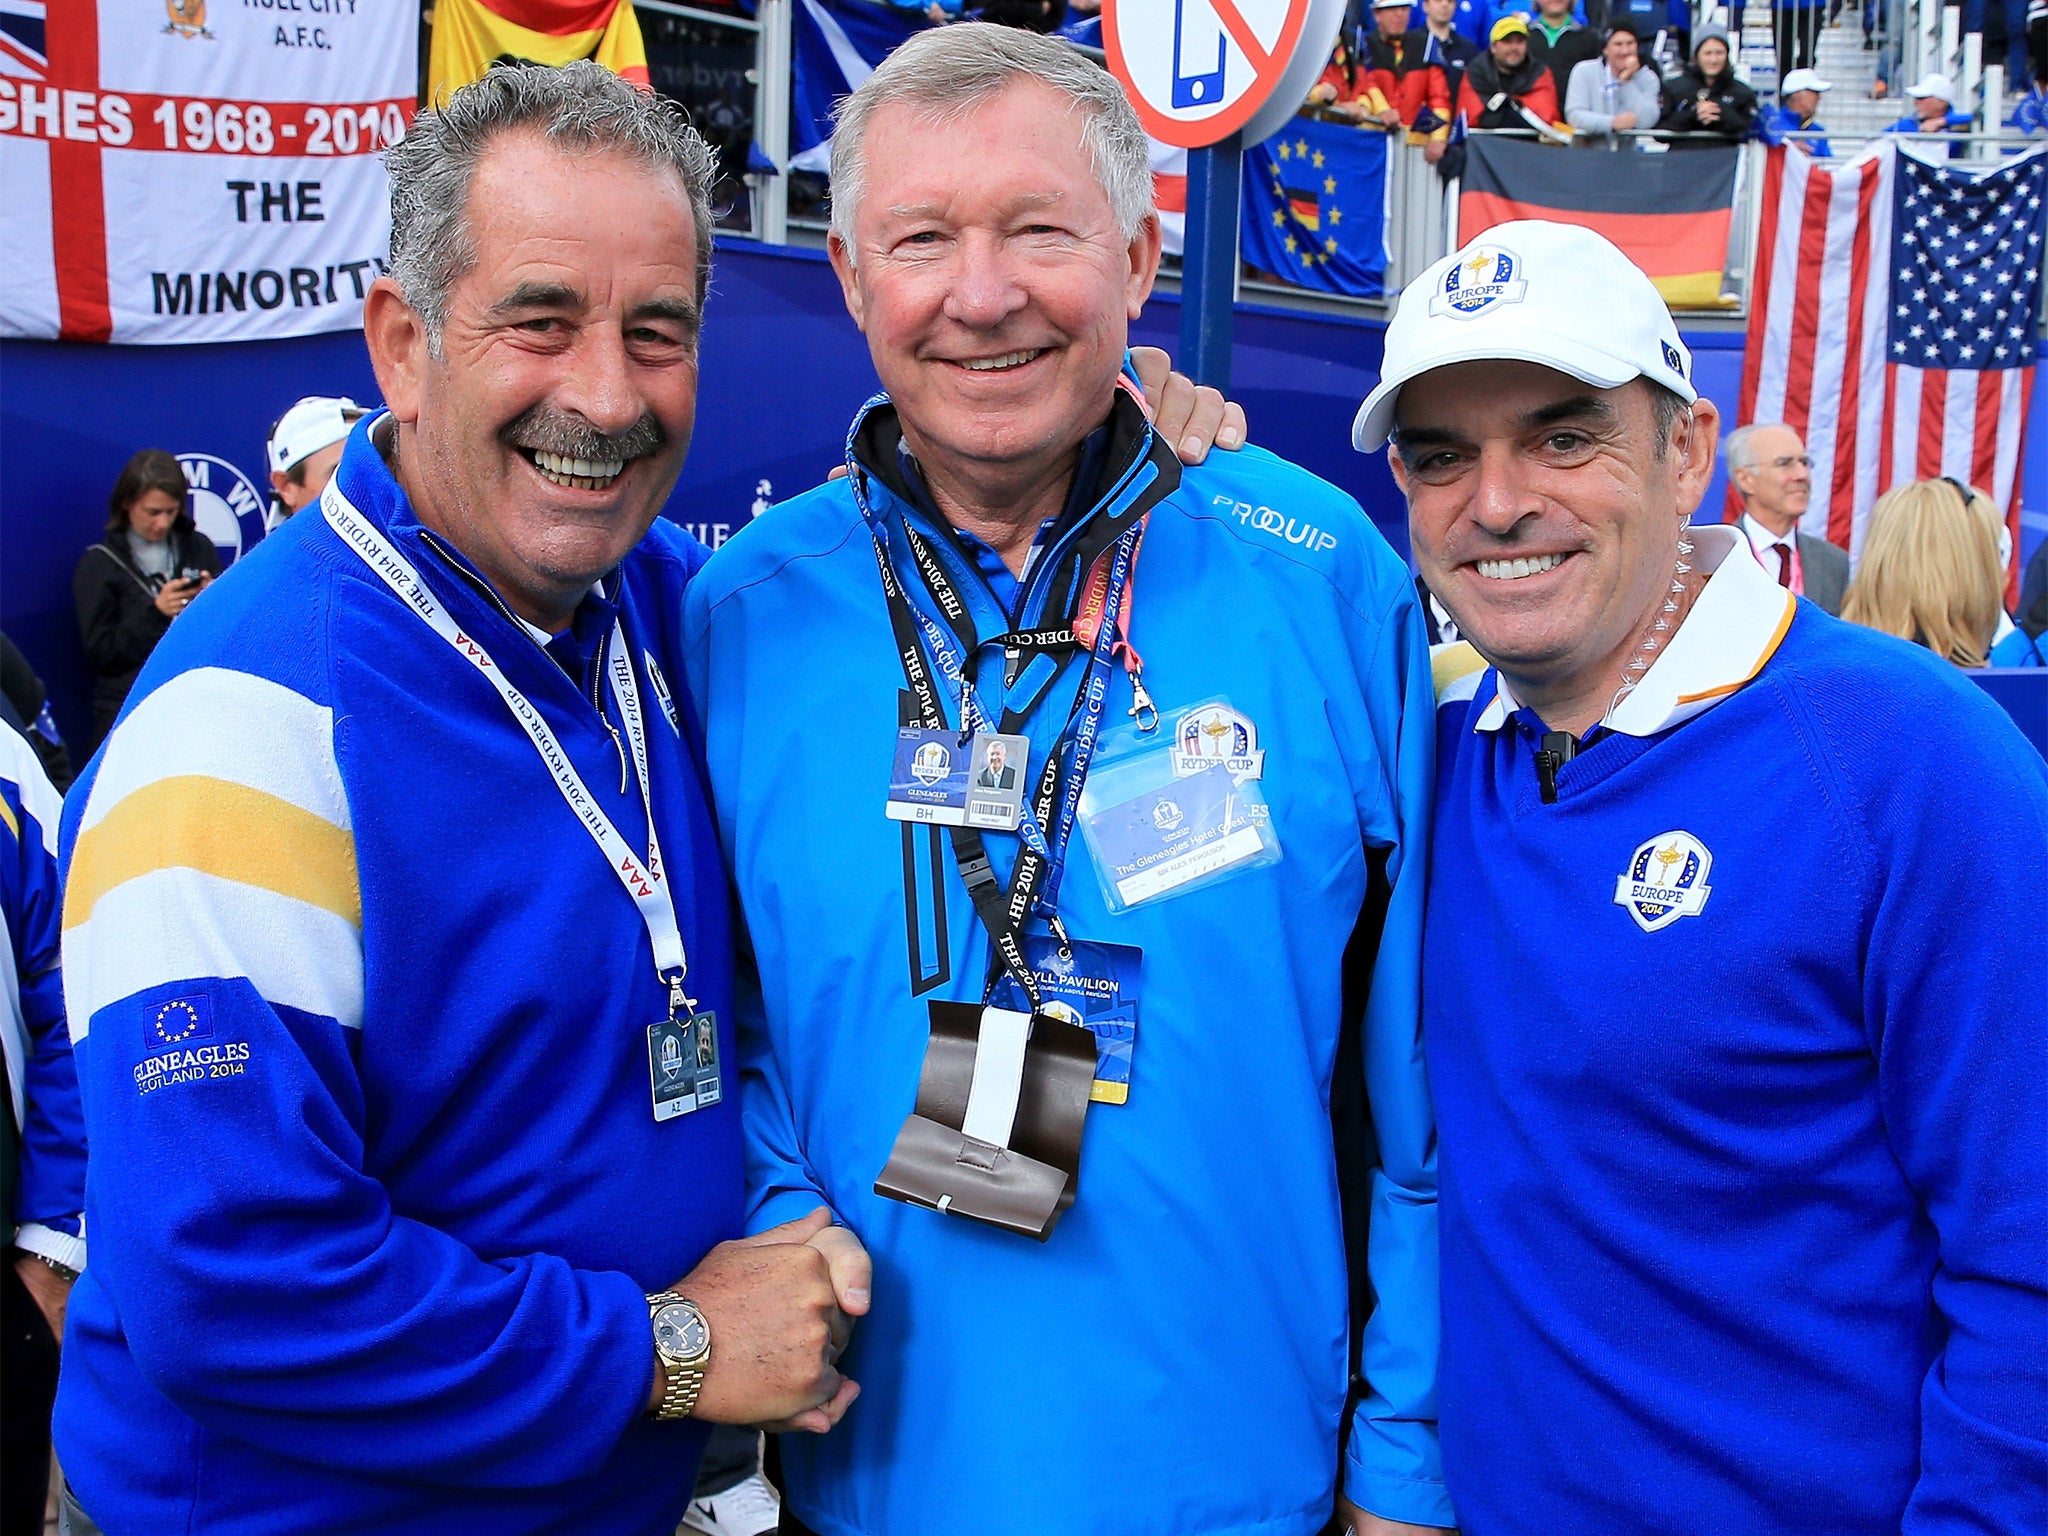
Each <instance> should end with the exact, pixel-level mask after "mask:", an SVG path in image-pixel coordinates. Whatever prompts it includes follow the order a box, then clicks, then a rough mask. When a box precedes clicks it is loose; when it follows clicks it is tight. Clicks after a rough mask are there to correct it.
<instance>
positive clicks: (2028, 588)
mask: <svg viewBox="0 0 2048 1536" xmlns="http://www.w3.org/2000/svg"><path fill="white" fill-rule="evenodd" d="M2013 616H2014V618H2015V619H2017V620H2018V622H2019V626H2020V628H2021V629H2024V630H2025V631H2026V632H2027V633H2028V634H2030V635H2034V636H2036V637H2039V636H2041V635H2048V539H2043V540H2042V541H2041V542H2040V543H2039V544H2036V545H2035V546H2034V558H2033V559H2031V560H2029V561H2028V562H2027V573H2026V575H2024V576H2022V577H2021V578H2020V605H2019V607H2018V608H2017V609H2016V610H2014V615H2013Z"/></svg>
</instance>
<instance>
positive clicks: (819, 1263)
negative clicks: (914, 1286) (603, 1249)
mask: <svg viewBox="0 0 2048 1536" xmlns="http://www.w3.org/2000/svg"><path fill="white" fill-rule="evenodd" d="M872 1274H873V1269H872V1266H871V1265H870V1264H869V1262H868V1254H867V1250H866V1249H865V1248H863V1247H862V1246H861V1243H860V1239H859V1238H857V1237H855V1236H854V1235H853V1234H852V1233H851V1232H850V1231H848V1230H847V1229H846V1228H845V1227H836V1226H834V1225H833V1224H832V1213H831V1212H830V1211H828V1210H826V1209H825V1208H824V1207H823V1206H820V1207H819V1208H818V1209H817V1210H815V1211H813V1212H811V1214H810V1215H808V1216H805V1217H802V1218H801V1219H799V1220H797V1221H790V1222H785V1223H783V1224H782V1225H781V1226H779V1227H773V1228H771V1229H769V1230H768V1231H766V1232H761V1233H757V1234H756V1235H755V1236H753V1237H743V1238H740V1239H738V1240H736V1241H734V1242H730V1243H720V1244H719V1245H718V1246H717V1247H716V1248H714V1249H712V1250H711V1252H710V1253H708V1254H706V1255H705V1256H704V1262H703V1263H701V1264H699V1265H698V1266H697V1267H696V1268H695V1269H693V1270H691V1271H690V1272H689V1273H688V1274H687V1275H685V1276H683V1278H682V1279H680V1280H678V1281H676V1283H675V1284H674V1285H672V1286H669V1287H668V1289H669V1290H672V1291H674V1292H675V1293H676V1294H677V1295H678V1296H683V1297H686V1298H688V1299H689V1300H690V1301H692V1302H694V1303H696V1306H697V1310H698V1311H699V1312H701V1313H702V1314H703V1315H704V1321H705V1322H706V1323H707V1324H708V1325H709V1326H710V1329H711V1359H710V1361H709V1363H708V1364H707V1365H706V1366H705V1369H704V1384H703V1387H702V1388H701V1390H700V1391H699V1392H698V1394H697V1405H696V1407H695V1409H694V1410H692V1415H691V1416H692V1417H694V1418H698V1419H703V1420H707V1421H709V1422H711V1423H714V1424H752V1425H755V1426H756V1427H758V1428H761V1429H765V1430H770V1431H777V1432H780V1431H788V1430H803V1431H807V1432H808V1433H811V1434H814V1435H822V1434H824V1433H825V1432H826V1431H827V1430H829V1429H830V1428H831V1427H832V1426H833V1425H834V1424H837V1423H838V1422H839V1420H840V1417H841V1415H843V1414H844V1413H845V1412H846V1410H847V1408H848V1407H849V1406H850V1405H851V1404H852V1402H853V1400H854V1398H856V1397H858V1396H859V1395H860V1384H859V1383H858V1382H855V1381H851V1380H849V1379H847V1378H846V1377H844V1376H842V1375H840V1374H839V1370H838V1361H839V1356H840V1353H841V1351H843V1350H844V1349H845V1348H846V1343H847V1340H848V1339H850V1338H851V1337H852V1336H853V1319H855V1318H856V1317H860V1316H861V1315H863V1314H864V1313H865V1312H866V1311H867V1309H868V1290H869V1286H870V1284H871V1282H872ZM665 1385H666V1383H665V1381H664V1379H663V1371H662V1366H661V1361H660V1357H659V1356H656V1358H655V1372H654V1391H653V1393H652V1395H651V1396H650V1397H649V1399H648V1408H649V1409H650V1411H651V1410H652V1409H653V1408H654V1407H655V1406H656V1405H657V1404H659V1403H660V1402H661V1398H662V1392H663V1389H664V1387H665Z"/></svg>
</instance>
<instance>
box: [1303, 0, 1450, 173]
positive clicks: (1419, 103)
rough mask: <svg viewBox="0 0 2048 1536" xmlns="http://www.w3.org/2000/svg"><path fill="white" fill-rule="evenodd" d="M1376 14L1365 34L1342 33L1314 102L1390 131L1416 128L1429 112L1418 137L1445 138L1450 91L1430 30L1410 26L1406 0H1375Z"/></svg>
mask: <svg viewBox="0 0 2048 1536" xmlns="http://www.w3.org/2000/svg"><path fill="white" fill-rule="evenodd" d="M1372 17H1373V30H1372V31H1371V32H1369V33H1367V34H1366V35H1365V36H1364V37H1363V38H1360V37H1358V36H1356V34H1351V35H1340V36H1339V38H1338V40H1337V46H1336V48H1335V49H1334V50H1333V52H1332V53H1331V56H1330V62H1329V64H1328V65H1327V66H1326V67H1325V68H1324V70H1323V75H1322V78H1321V79H1320V80H1318V81H1317V82H1316V85H1315V89H1314V90H1312V91H1311V92H1310V93H1309V101H1310V103H1311V104H1314V105H1324V106H1328V107H1330V108H1331V109H1332V110H1334V111H1337V112H1340V113H1342V114H1343V115H1344V116H1346V117H1349V118H1350V119H1351V120H1352V121H1353V122H1356V123H1358V124H1360V125H1361V126H1366V127H1378V128H1383V129H1385V130H1386V131H1387V132H1389V133H1391V132H1394V131H1396V130H1398V129H1401V128H1409V127H1413V126H1414V125H1415V124H1416V122H1417V119H1418V117H1419V116H1420V115H1421V114H1424V113H1427V117H1426V119H1424V127H1423V128H1422V130H1421V131H1420V132H1419V133H1418V134H1416V135H1414V136H1413V137H1414V139H1415V141H1416V142H1423V141H1425V140H1427V139H1428V138H1429V136H1430V135H1431V134H1432V133H1434V134H1435V135H1436V136H1437V137H1438V138H1439V139H1440V138H1442V137H1444V136H1445V135H1447V134H1448V133H1449V131H1450V119H1451V96H1450V90H1449V85H1448V82H1447V78H1446V76H1445V74H1444V72H1443V70H1442V69H1440V68H1438V67H1436V66H1435V65H1434V64H1433V63H1432V61H1431V51H1430V40H1429V34H1428V33H1427V32H1426V31H1416V32H1411V31H1409V30H1408V0H1373V12H1372Z"/></svg>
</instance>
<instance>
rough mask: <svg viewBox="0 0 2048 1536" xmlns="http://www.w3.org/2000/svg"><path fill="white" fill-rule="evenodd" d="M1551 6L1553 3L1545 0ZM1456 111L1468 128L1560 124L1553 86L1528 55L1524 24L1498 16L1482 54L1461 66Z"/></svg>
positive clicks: (1539, 64)
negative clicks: (1463, 76) (1462, 73)
mask: <svg viewBox="0 0 2048 1536" xmlns="http://www.w3.org/2000/svg"><path fill="white" fill-rule="evenodd" d="M1546 3H1555V0H1546ZM1458 110H1459V112H1461V113H1463V114H1464V117H1465V126H1466V127H1468V128H1528V127H1532V126H1536V125H1538V124H1556V123H1559V122H1561V121H1563V118H1562V115H1561V114H1560V113H1559V111H1558V95H1557V85H1556V82H1555V81H1553V80H1552V78H1551V74H1550V71H1549V70H1548V69H1546V68H1545V67H1544V66H1543V64H1542V63H1541V62H1540V61H1538V60H1537V59H1536V58H1535V57H1533V56H1532V55H1531V53H1530V51H1529V24H1528V23H1527V22H1525V21H1523V20H1522V18H1521V17H1519V16H1503V17H1501V19H1500V20H1499V21H1496V22H1495V23H1494V24H1493V31H1492V33H1491V41H1490V42H1489V43H1488V45H1487V49H1486V52H1484V53H1482V54H1480V55H1479V56H1478V57H1477V58H1475V59H1474V60H1473V61H1472V62H1471V64H1469V65H1468V66H1466V69H1465V80H1464V83H1463V85H1461V86H1460V87H1459V90H1458Z"/></svg>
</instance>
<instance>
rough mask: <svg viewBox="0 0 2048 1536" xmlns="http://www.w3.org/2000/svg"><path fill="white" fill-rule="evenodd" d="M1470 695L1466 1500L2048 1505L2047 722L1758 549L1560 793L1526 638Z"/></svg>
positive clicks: (1980, 1515)
mask: <svg viewBox="0 0 2048 1536" xmlns="http://www.w3.org/2000/svg"><path fill="white" fill-rule="evenodd" d="M1695 536H1696V538H1697V539H1698V541H1699V546H1700V551H1701V553H1700V556H1699V559H1700V563H1701V565H1702V567H1703V568H1706V567H1707V566H1708V565H1709V564H1710V562H1711V561H1712V560H1713V559H1714V558H1715V556H1716V555H1717V554H1719V553H1720V552H1721V551H1720V550H1719V549H1718V548H1717V547H1716V546H1719V545H1721V544H1722V543H1724V541H1731V540H1732V541H1738V542H1739V541H1741V535H1740V533H1739V531H1738V530H1734V529H1724V528H1718V527H1716V528H1705V529H1700V530H1698V531H1697V532H1696V535H1695ZM1439 720H1440V735H1439V739H1438V751H1439V756H1438V764H1439V767H1438V783H1439V791H1438V797H1437V822H1436V841H1435V858H1434V861H1433V864H1432V869H1431V890H1430V901H1429V927H1428V939H1427V950H1426V953H1427V961H1426V971H1425V975H1424V997H1425V999H1426V1003H1427V1006H1426V1013H1427V1041H1428V1049H1429V1071H1430V1086H1431V1088H1432V1089H1433V1091H1434V1093H1435V1095H1436V1104H1437V1111H1438V1115H1439V1117H1440V1123H1441V1127H1442V1136H1443V1156H1442V1174H1443V1299H1444V1355H1443V1443H1444V1471H1445V1474H1446V1476H1447V1477H1448V1478H1449V1480H1450V1486H1451V1492H1452V1495H1453V1497H1454V1498H1455V1499H1456V1500H1457V1506H1458V1515H1459V1521H1460V1525H1461V1526H1462V1528H1463V1529H1464V1530H1465V1531H1466V1532H1468V1533H1470V1536H1497V1533H1510V1532H1512V1533H1521V1532H1528V1531H1570V1532H1572V1533H1573V1536H1640V1533H1642V1532H1645V1531H1742V1532H1744V1533H1746V1536H1808V1533H1811V1532H1814V1531H1816V1530H1825V1531H1827V1532H1828V1533H1829V1536H1933V1533H1937V1532H1938V1533H1943V1536H1949V1533H1962V1532H1970V1533H1995V1536H2022V1533H2029V1536H2038V1533H2039V1532H2040V1531H2041V1530H2042V1529H2043V1526H2044V1522H2048V1242H2044V1240H2043V1233H2044V1232H2048V1183H2044V1181H2043V1179H2042V1176H2041V1174H2042V1170H2043V1169H2044V1168H2048V1078H2044V1075H2043V1073H2042V1071H2041V1063H2042V1062H2043V1061H2044V1060H2048V944H2044V943H2043V942H2042V929H2041V892H2042V891H2043V890H2044V889H2048V765H2044V764H2043V762H2042V760H2041V756H2040V754H2039V753H2037V752H2036V751H2035V750H2034V749H2033V748H2032V747H2031V746H2030V745H2029V744H2028V743H2027V742H2026V740H2025V739H2024V738H2023V737H2021V735H2020V734H2019V732H2018V731H2017V730H2015V729H2014V727H2013V725H2012V723H2011V721H2010V720H2008V719H2007V718H2006V716H2005V715H2004V714H2003V712H2002V711H2000V709H1999V708H1998V706H1997V705H1996V704H1994V703H1993V702H1991V701H1990V700H1989V699H1987V698H1985V697H1984V696H1983V694H1982V693H1981V691H1980V690H1979V689H1978V688H1977V687H1976V686H1975V685H1974V684H1972V683H1971V682H1970V681H1969V680H1968V679H1966V678H1965V677H1964V676H1963V675H1962V674H1961V673H1960V672H1959V671H1957V670H1956V669H1955V668H1954V667H1951V666H1949V665H1948V664H1947V663H1945V662H1943V661H1940V660H1938V659H1937V658H1935V657H1934V656H1932V655H1931V654H1929V653H1928V652H1927V651H1925V650H1922V649H1919V648H1918V647H1915V646H1912V645H1909V644H1907V643H1906V642H1904V641H1900V640H1894V639H1891V638H1889V637H1886V636H1882V635H1878V634H1875V633H1873V632H1872V631H1869V630H1865V629H1860V628H1857V627H1855V626H1853V625H1849V624H1845V623H1842V622H1840V621H1839V620H1836V619H1831V618H1829V617H1828V616H1827V615H1825V614H1824V613H1822V612H1821V611H1820V610H1819V609H1818V608H1815V607H1814V606H1813V605H1812V604H1810V603H1807V602H1803V601H1796V600H1794V599H1793V598H1791V597H1790V595H1789V594H1787V593H1785V592H1784V591H1782V589H1780V588H1778V586H1777V585H1776V583H1775V582H1773V581H1772V580H1771V579H1770V578H1769V577H1768V576H1766V575H1765V574H1764V573H1763V572H1762V570H1761V568H1759V567H1758V566H1757V565H1756V564H1755V562H1754V561H1753V560H1751V559H1750V558H1749V557H1748V554H1747V548H1746V543H1744V544H1743V546H1742V547H1741V548H1738V549H1736V550H1735V551H1734V552H1733V553H1729V554H1727V556H1726V558H1725V559H1724V560H1723V561H1722V563H1721V565H1720V567H1719V569H1718V570H1717V571H1715V574H1714V576H1713V578H1712V580H1711V581H1710V582H1709V583H1708V585H1707V588H1706V590H1705V592H1704V593H1703V594H1702V595H1701V597H1700V598H1699V600H1698V602H1697V603H1696V605H1695V606H1694V608H1693V610H1692V612H1691V614H1690V615H1689V616H1688V618H1687V619H1686V621H1685V623H1684V625H1683V627H1682V628H1681V629H1680V630H1679V631H1678V633H1677V634H1676V636H1675V637H1674V638H1673V639H1672V641H1671V643H1670V645H1669V647H1668V648H1667V649H1666V650H1665V651H1664V652H1663V653H1662V654H1661V656H1660V658H1659V660H1658V662H1657V664H1656V665H1655V666H1654V667H1652V668H1651V669H1650V671H1649V672H1648V673H1647V674H1646V675H1645V677H1644V679H1643V682H1642V684H1641V686H1640V687H1639V688H1638V689H1637V690H1636V691H1635V692H1634V693H1633V694H1631V695H1630V696H1629V697H1628V698H1627V699H1626V700H1624V701H1623V703H1622V704H1621V705H1620V706H1619V707H1618V708H1617V709H1616V710H1615V711H1614V712H1613V713H1612V715H1611V716H1610V721H1611V728H1607V729H1602V730H1600V731H1598V732H1597V733H1594V734H1592V735H1589V737H1588V739H1587V742H1586V744H1585V745H1584V747H1583V748H1582V749H1581V751H1580V752H1579V754H1578V756H1576V757H1575V758H1573V759H1572V760H1571V761H1569V762H1567V763H1565V764H1564V766H1563V768H1562V769H1561V770H1560V771H1559V772H1558V774H1557V779H1556V783H1557V801H1556V803H1555V804H1553V805H1546V804H1544V803H1542V799H1541V795H1540V792H1539V784H1538V775H1537V768H1536V763H1535V754H1536V748H1537V738H1538V735H1539V734H1540V732H1541V731H1542V730H1543V726H1542V724H1541V723H1540V721H1539V720H1538V719H1537V717H1536V715H1535V713H1534V712H1533V711H1532V710H1529V709H1527V708H1523V707H1520V706H1518V705H1516V704H1515V703H1514V701H1513V698H1512V695H1509V694H1506V693H1504V692H1503V691H1502V685H1501V680H1500V678H1499V675H1498V674H1497V673H1495V672H1492V671H1490V670H1489V671H1485V672H1484V673H1474V674H1472V675H1471V676H1470V677H1468V678H1467V679H1466V680H1465V686H1464V687H1463V688H1462V689H1459V688H1455V687H1454V688H1453V689H1451V690H1450V691H1449V692H1447V694H1446V702H1445V704H1444V706H1443V708H1442V710H1441V712H1440V715H1439ZM1766 786H1767V787H1768V792H1760V790H1762V789H1763V788H1764V787H1766Z"/></svg>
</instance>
